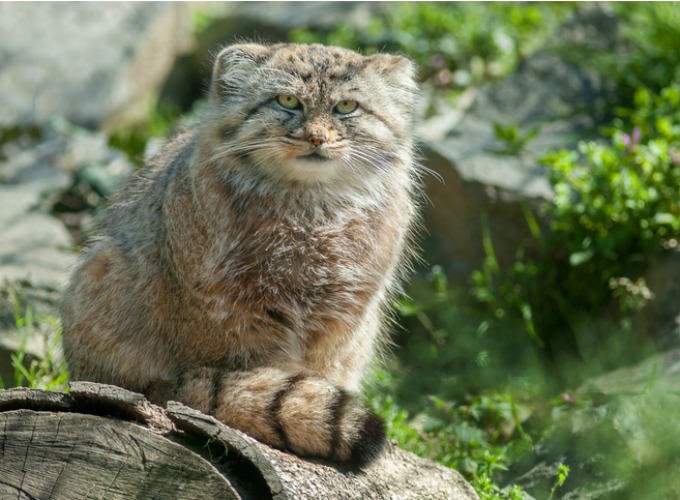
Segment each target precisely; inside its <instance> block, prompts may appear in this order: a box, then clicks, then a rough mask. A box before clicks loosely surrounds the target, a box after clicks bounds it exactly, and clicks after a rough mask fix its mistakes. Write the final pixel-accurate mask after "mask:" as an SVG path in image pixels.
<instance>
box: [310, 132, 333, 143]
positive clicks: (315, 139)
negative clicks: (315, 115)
mask: <svg viewBox="0 0 680 500" xmlns="http://www.w3.org/2000/svg"><path fill="white" fill-rule="evenodd" d="M305 139H306V140H307V142H311V143H312V144H314V145H315V146H321V145H322V144H324V143H325V142H327V141H328V135H326V133H325V132H314V133H311V134H308V135H307V137H305Z"/></svg>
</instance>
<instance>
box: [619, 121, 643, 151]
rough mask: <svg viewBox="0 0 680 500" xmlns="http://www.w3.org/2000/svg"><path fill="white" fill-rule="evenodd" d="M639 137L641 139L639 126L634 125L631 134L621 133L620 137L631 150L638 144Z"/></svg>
mask: <svg viewBox="0 0 680 500" xmlns="http://www.w3.org/2000/svg"><path fill="white" fill-rule="evenodd" d="M640 139H642V134H641V133H640V127H635V128H634V129H633V132H632V134H631V135H628V134H623V137H622V138H621V140H622V141H623V145H624V146H625V147H626V149H627V150H628V151H633V150H634V149H635V148H636V147H637V145H638V144H640Z"/></svg>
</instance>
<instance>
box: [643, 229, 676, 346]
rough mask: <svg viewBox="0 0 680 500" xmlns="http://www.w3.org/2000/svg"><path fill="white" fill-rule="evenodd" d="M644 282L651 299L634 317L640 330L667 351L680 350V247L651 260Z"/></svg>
mask: <svg viewBox="0 0 680 500" xmlns="http://www.w3.org/2000/svg"><path fill="white" fill-rule="evenodd" d="M676 245H677V242H676ZM645 282H646V283H647V287H648V288H649V289H650V291H651V292H652V293H653V294H654V298H653V299H652V300H651V301H650V302H649V304H647V306H646V307H645V308H644V309H643V310H642V311H641V312H640V313H639V315H638V317H637V318H636V321H637V323H638V325H639V327H640V328H643V329H644V331H648V332H654V333H655V336H656V337H657V338H658V342H659V343H660V344H662V345H664V346H665V347H666V348H669V347H680V248H679V247H677V246H676V247H675V248H673V249H669V250H667V251H665V252H663V253H661V254H659V255H656V256H655V257H654V258H652V261H651V263H650V265H649V269H648V270H647V272H646V273H645Z"/></svg>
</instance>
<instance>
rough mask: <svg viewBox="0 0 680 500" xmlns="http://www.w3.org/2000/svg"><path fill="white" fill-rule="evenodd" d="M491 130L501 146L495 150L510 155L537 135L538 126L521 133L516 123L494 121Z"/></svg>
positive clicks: (514, 153) (517, 152) (521, 148)
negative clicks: (508, 123) (505, 123)
mask: <svg viewBox="0 0 680 500" xmlns="http://www.w3.org/2000/svg"><path fill="white" fill-rule="evenodd" d="M493 130H494V134H495V136H496V139H498V140H499V141H500V142H501V143H502V147H501V148H500V149H498V150H497V151H496V152H497V153H499V154H505V155H510V156H512V155H517V154H519V153H521V152H522V151H524V150H525V149H526V146H527V144H528V143H529V142H530V141H531V140H532V139H534V138H535V137H536V136H537V135H538V132H539V131H540V127H539V126H535V127H532V128H531V130H529V131H527V132H524V133H523V132H522V131H521V130H520V129H519V127H518V126H517V125H514V124H513V125H502V124H500V123H494V124H493Z"/></svg>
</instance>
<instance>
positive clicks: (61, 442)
mask: <svg viewBox="0 0 680 500" xmlns="http://www.w3.org/2000/svg"><path fill="white" fill-rule="evenodd" d="M0 498H3V499H4V498H14V499H17V498H18V499H32V498H37V499H53V498H54V499H68V500H75V499H80V498H107V499H108V498H121V499H123V498H124V499H130V498H134V499H145V498H148V499H155V500H157V499H165V498H167V499H192V498H196V499H212V498H225V499H257V500H260V499H267V498H271V499H276V500H279V499H295V500H298V499H315V500H316V499H322V498H323V499H326V498H329V499H336V498H337V499H362V500H363V499H402V498H403V499H425V498H433V499H447V500H449V499H461V500H466V499H476V498H477V495H476V494H475V492H474V491H473V490H472V488H471V487H470V486H469V485H468V484H467V483H466V482H465V480H464V479H463V478H462V477H461V476H460V474H458V473H457V472H456V471H454V470H451V469H447V468H445V467H442V466H439V465H437V464H434V463H432V462H430V461H428V460H424V459H421V458H418V457H416V456H415V455H412V454H410V453H407V452H404V451H402V450H400V449H399V448H397V447H396V446H395V445H390V446H389V448H388V450H387V453H386V454H385V456H384V457H383V458H381V459H380V460H378V461H377V462H376V463H374V464H373V465H372V466H370V467H369V468H367V469H366V470H364V471H361V472H359V471H351V470H346V469H342V468H340V467H338V466H335V465H332V464H329V463H324V462H321V461H317V460H305V459H301V458H299V457H297V456H295V455H292V454H289V453H285V452H282V451H279V450H275V449H272V448H270V447H268V446H266V445H263V444H261V443H259V442H257V441H255V440H254V439H252V438H250V437H249V436H247V435H245V434H243V433H241V432H239V431H237V430H234V429H231V428H229V427H226V426H225V425H223V424H221V423H219V422H217V421H216V420H215V419H213V418H212V417H208V416H206V415H203V414H201V413H199V412H197V411H195V410H192V409H190V408H187V407H186V406H183V405H181V404H179V403H175V402H170V403H169V404H168V407H167V408H166V409H163V408H160V407H158V406H155V405H152V404H151V403H149V402H148V401H147V400H146V399H144V397H143V396H141V395H139V394H136V393H133V392H129V391H126V390H123V389H120V388H118V387H113V386H107V385H100V384H92V383H87V382H78V383H73V384H71V391H70V394H68V395H67V394H61V393H56V392H47V391H39V390H34V389H11V390H7V391H0Z"/></svg>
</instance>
